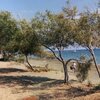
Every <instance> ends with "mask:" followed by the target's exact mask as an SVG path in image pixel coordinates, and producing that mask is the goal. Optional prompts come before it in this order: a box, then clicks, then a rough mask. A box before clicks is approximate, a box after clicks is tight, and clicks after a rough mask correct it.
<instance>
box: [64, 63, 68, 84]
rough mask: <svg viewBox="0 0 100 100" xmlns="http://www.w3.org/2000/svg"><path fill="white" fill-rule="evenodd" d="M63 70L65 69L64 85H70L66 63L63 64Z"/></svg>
mask: <svg viewBox="0 0 100 100" xmlns="http://www.w3.org/2000/svg"><path fill="white" fill-rule="evenodd" d="M63 68H64V83H67V84H68V81H69V75H68V69H67V65H66V64H64V63H63Z"/></svg>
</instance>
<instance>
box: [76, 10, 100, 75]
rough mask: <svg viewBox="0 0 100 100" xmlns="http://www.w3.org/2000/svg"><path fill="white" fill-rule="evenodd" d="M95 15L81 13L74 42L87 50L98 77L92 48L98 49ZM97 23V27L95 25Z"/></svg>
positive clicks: (98, 35) (87, 12) (99, 72)
mask: <svg viewBox="0 0 100 100" xmlns="http://www.w3.org/2000/svg"><path fill="white" fill-rule="evenodd" d="M97 15H98V14H97V13H91V12H89V11H86V12H84V13H81V15H80V18H79V19H78V22H77V31H76V33H75V41H76V42H77V43H78V44H79V45H81V46H83V47H85V48H87V49H88V50H89V52H90V54H91V56H92V59H93V61H94V64H95V67H96V70H97V72H98V75H99V77H100V71H99V68H98V65H97V62H96V57H95V54H94V48H95V47H98V44H100V43H99V37H100V34H99V31H98V30H99V28H97V27H99V22H98V20H99V19H97ZM97 23H98V25H97Z"/></svg>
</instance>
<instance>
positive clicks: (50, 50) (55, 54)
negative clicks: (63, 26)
mask: <svg viewBox="0 0 100 100" xmlns="http://www.w3.org/2000/svg"><path fill="white" fill-rule="evenodd" d="M43 46H44V47H46V48H47V49H49V50H50V51H51V52H52V53H53V55H54V56H55V58H56V59H58V60H59V61H60V62H62V60H61V59H60V58H59V57H57V55H56V53H55V52H54V51H53V50H52V49H51V48H50V47H48V46H47V45H44V44H43Z"/></svg>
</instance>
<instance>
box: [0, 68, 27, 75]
mask: <svg viewBox="0 0 100 100" xmlns="http://www.w3.org/2000/svg"><path fill="white" fill-rule="evenodd" d="M12 72H27V70H23V69H18V68H0V74H5V73H12Z"/></svg>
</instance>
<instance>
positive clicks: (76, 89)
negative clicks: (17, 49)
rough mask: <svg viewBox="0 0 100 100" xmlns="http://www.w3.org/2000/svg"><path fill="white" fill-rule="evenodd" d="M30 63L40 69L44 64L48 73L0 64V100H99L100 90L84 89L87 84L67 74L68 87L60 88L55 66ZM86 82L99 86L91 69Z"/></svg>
mask: <svg viewBox="0 0 100 100" xmlns="http://www.w3.org/2000/svg"><path fill="white" fill-rule="evenodd" d="M30 62H31V64H33V65H35V66H41V67H44V66H45V65H46V64H48V67H49V68H50V69H52V70H51V71H49V72H40V73H39V72H29V71H27V69H26V67H25V66H24V65H23V64H18V63H15V62H0V100H35V99H37V100H38V99H39V100H90V99H91V100H100V90H99V89H98V90H95V89H94V88H93V87H88V86H87V85H86V82H87V81H85V82H84V83H83V84H80V83H78V82H77V81H76V77H75V75H74V74H73V72H71V71H69V74H70V83H71V84H69V85H66V84H63V70H62V66H61V64H60V63H59V62H57V61H55V60H45V59H44V60H40V59H38V60H30ZM89 79H90V81H91V82H92V83H93V84H99V83H100V79H99V78H98V76H97V73H96V71H95V68H92V69H91V72H90V75H89ZM33 96H34V98H33ZM28 97H30V98H29V99H28ZM26 98H27V99H26Z"/></svg>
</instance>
